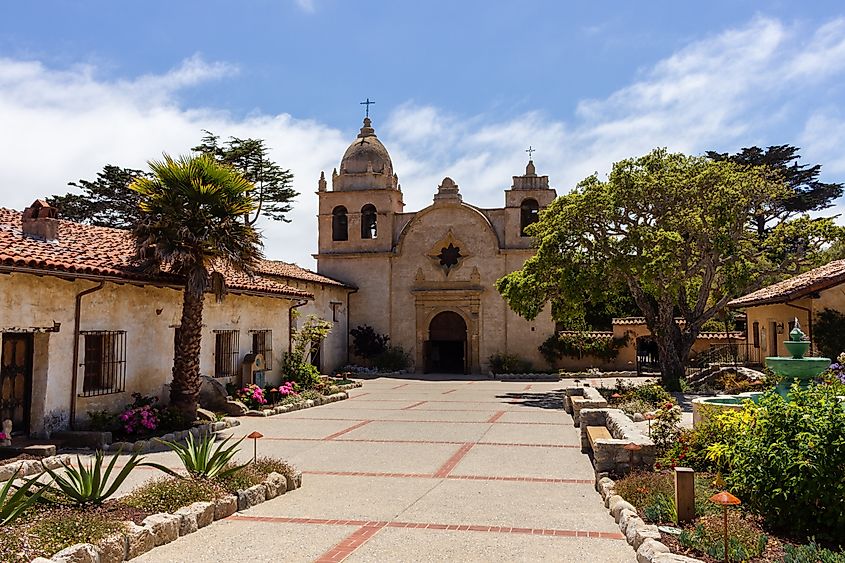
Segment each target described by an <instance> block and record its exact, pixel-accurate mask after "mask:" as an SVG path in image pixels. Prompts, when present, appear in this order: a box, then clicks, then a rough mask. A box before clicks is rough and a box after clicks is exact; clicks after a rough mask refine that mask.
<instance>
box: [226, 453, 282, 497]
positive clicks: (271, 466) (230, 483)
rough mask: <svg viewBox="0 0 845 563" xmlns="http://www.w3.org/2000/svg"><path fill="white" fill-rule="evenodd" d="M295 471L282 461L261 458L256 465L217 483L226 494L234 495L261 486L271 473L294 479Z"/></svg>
mask: <svg viewBox="0 0 845 563" xmlns="http://www.w3.org/2000/svg"><path fill="white" fill-rule="evenodd" d="M295 471H296V470H295V469H294V467H293V466H292V465H290V464H288V463H286V462H284V461H282V460H280V459H275V458H271V457H260V458H258V459H257V460H256V461H255V463H250V464H249V465H247V466H246V467H244V468H243V469H241V470H240V471H236V472H235V473H232V474H230V475H227V476H226V477H223V478H220V479H216V480H215V481H216V483H217V484H218V485H219V486H220V487H222V488H223V489H224V490H225V491H226V492H228V493H234V492H236V491H239V490H243V489H248V488H249V487H252V486H253V485H258V484H260V483H261V482H263V481H264V479H266V478H267V476H268V475H270V473H273V472H276V473H279V474H281V475H284V476H285V477H293V474H294V473H295Z"/></svg>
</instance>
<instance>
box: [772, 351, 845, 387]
mask: <svg viewBox="0 0 845 563" xmlns="http://www.w3.org/2000/svg"><path fill="white" fill-rule="evenodd" d="M766 367H767V368H769V369H770V370H772V371H773V372H775V373H776V374H777V375H779V376H781V377H784V378H789V379H806V380H808V381H809V380H810V379H814V378H816V377H818V376H819V375H820V374H821V373H822V372H823V371H824V370H826V369H827V368H829V367H830V358H784V357H780V356H777V357H769V358H766Z"/></svg>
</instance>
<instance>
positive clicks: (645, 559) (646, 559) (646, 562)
mask: <svg viewBox="0 0 845 563" xmlns="http://www.w3.org/2000/svg"><path fill="white" fill-rule="evenodd" d="M661 553H669V548H668V547H666V546H665V545H663V544H662V543H660V542H659V541H656V540H645V541H644V542H643V543H642V545H640V547H639V548H638V549H637V563H652V562H653V561H654V558H655V557H656V556H657V555H659V554H661Z"/></svg>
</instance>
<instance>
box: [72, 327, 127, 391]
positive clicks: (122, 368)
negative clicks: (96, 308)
mask: <svg viewBox="0 0 845 563" xmlns="http://www.w3.org/2000/svg"><path fill="white" fill-rule="evenodd" d="M80 334H81V335H82V336H83V339H84V345H85V354H84V355H83V357H82V364H81V365H82V368H83V377H82V396H83V397H93V396H96V395H108V394H110V393H120V392H122V391H125V390H126V331H125V330H90V331H82V332H80Z"/></svg>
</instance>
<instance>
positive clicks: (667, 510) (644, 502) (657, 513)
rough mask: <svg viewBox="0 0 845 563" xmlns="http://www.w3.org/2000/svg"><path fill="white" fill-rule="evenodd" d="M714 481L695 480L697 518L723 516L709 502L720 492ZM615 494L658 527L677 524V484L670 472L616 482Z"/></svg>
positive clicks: (634, 475) (637, 474)
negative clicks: (658, 524)
mask: <svg viewBox="0 0 845 563" xmlns="http://www.w3.org/2000/svg"><path fill="white" fill-rule="evenodd" d="M711 479H712V478H711V477H708V476H706V475H696V476H695V514H696V516H705V515H707V514H716V513H720V510H721V509H720V508H719V507H718V506H716V505H714V504H713V503H712V502H710V501H709V500H707V499H709V498H710V496H712V495H713V494H714V493H716V492H717V490H716V489H715V488H714V487H713V486H712V485H711ZM616 493H617V494H619V495H621V496H622V498H624V499H625V500H626V501H628V502H630V503H631V504H633V505H634V506H635V507H637V509H638V510H639V512H640V513H641V514H642V516H643V518H644V519H645V520H647V521H650V522H655V523H668V522H674V521H675V519H676V514H675V500H674V499H675V481H674V475H673V474H672V473H670V472H667V471H662V472H655V471H637V472H634V473H631V474H629V475H626V476H625V477H623V478H622V479H619V480H618V481H616Z"/></svg>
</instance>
